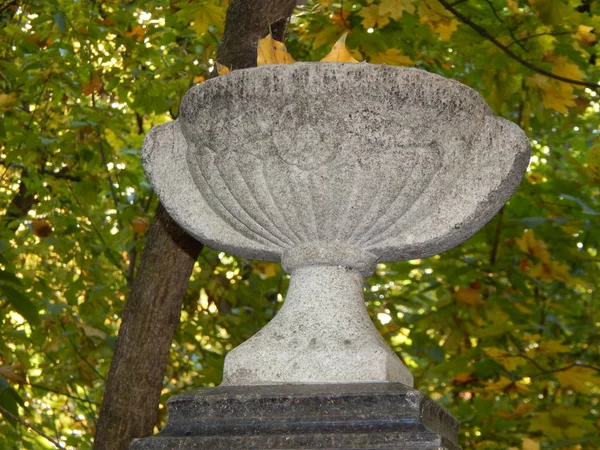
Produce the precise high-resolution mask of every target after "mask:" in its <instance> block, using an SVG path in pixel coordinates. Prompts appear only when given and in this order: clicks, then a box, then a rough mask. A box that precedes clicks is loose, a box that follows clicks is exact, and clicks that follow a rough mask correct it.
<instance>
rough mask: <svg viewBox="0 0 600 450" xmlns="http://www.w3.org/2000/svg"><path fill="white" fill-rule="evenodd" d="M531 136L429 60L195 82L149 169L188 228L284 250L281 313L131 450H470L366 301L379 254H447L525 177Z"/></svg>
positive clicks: (154, 147) (292, 67)
mask: <svg viewBox="0 0 600 450" xmlns="http://www.w3.org/2000/svg"><path fill="white" fill-rule="evenodd" d="M528 161H529V143H528V140H527V138H526V136H525V135H524V133H523V131H522V130H521V129H520V128H519V127H518V126H516V125H515V124H513V123H511V122H509V121H506V120H504V119H501V118H498V117H495V116H494V115H493V113H492V111H491V110H490V108H489V107H488V106H487V105H486V103H485V102H484V101H483V99H482V98H481V97H480V96H479V94H477V93H476V92H475V91H474V90H472V89H470V88H469V87H467V86H464V85H462V84H460V83H458V82H456V81H452V80H448V79H445V78H443V77H440V76H437V75H433V74H430V73H427V72H424V71H421V70H417V69H409V68H400V67H388V66H379V65H371V64H364V63H363V64H341V63H296V64H289V65H268V66H262V67H260V68H254V69H247V70H240V71H235V72H233V73H231V74H228V75H225V76H221V77H218V78H216V79H212V80H209V81H207V82H205V83H203V84H201V85H198V86H195V87H193V88H192V89H190V91H189V92H188V93H187V94H186V96H185V98H184V99H183V101H182V104H181V113H180V117H179V118H178V120H176V121H174V122H171V123H169V124H166V125H161V126H159V127H155V128H153V129H152V130H151V131H150V133H149V134H148V136H147V137H146V141H145V142H144V152H143V164H144V168H145V170H146V172H147V174H148V176H149V178H150V181H151V183H152V185H153V187H154V189H155V190H156V193H157V194H158V196H159V198H160V200H161V202H162V203H163V205H164V206H165V208H166V209H167V211H168V212H169V214H170V215H171V216H172V217H173V219H175V220H176V221H177V222H178V223H179V224H180V225H181V226H182V227H183V228H184V229H185V230H186V231H187V232H188V233H190V234H191V235H192V236H194V237H195V238H197V239H198V240H200V241H201V242H203V243H205V244H206V245H208V246H210V247H213V248H215V249H218V250H222V251H225V252H228V253H231V254H233V255H237V256H243V257H246V258H254V259H263V260H269V261H281V263H282V266H283V268H284V270H285V271H286V272H287V273H289V274H290V275H291V279H290V285H289V290H288V293H287V297H286V300H285V303H284V305H283V306H282V308H281V310H280V311H279V313H278V314H277V316H276V317H275V318H274V319H273V320H272V321H271V322H270V323H269V324H268V325H267V326H266V327H265V328H264V329H262V330H261V331H259V332H258V333H257V334H256V335H255V336H253V337H252V338H251V339H249V340H248V341H246V342H245V343H243V344H242V345H240V346H239V347H237V348H236V349H234V350H233V351H231V352H230V353H229V354H228V355H227V357H226V358H225V367H224V375H223V384H222V385H221V386H219V387H217V388H208V389H201V390H199V391H196V392H192V393H190V394H187V395H183V396H178V397H175V398H173V399H171V400H170V401H169V422H168V424H167V426H166V428H165V430H163V431H162V432H161V433H159V434H158V435H157V436H155V437H152V438H147V439H141V440H137V441H135V442H134V443H133V444H132V446H131V448H132V449H171V448H189V449H220V448H223V449H225V448H234V447H237V448H262V449H267V448H278V449H279V448H281V449H284V448H285V449H292V448H294V449H295V448H298V449H299V448H394V449H458V444H457V433H458V423H457V422H456V420H455V419H453V418H452V416H450V415H449V414H448V413H447V412H446V411H445V410H444V409H443V408H442V407H441V406H439V405H437V404H436V403H435V402H433V401H432V400H430V399H429V398H427V397H426V396H425V395H423V394H422V393H420V392H419V391H417V390H415V389H413V388H412V384H413V379H412V375H411V373H410V372H409V371H408V369H407V368H406V367H405V366H404V365H403V364H402V362H401V361H400V359H399V358H398V357H397V356H396V355H395V353H394V352H393V351H392V350H391V349H390V348H389V347H388V345H387V344H386V343H385V342H384V340H383V339H382V338H381V336H380V335H379V334H378V332H377V330H376V328H375V327H374V325H373V323H372V322H371V320H370V318H369V316H368V315H367V311H366V309H365V305H364V299H363V280H364V277H367V276H369V275H370V274H372V272H373V270H374V267H375V264H376V263H377V262H384V261H397V260H409V259H416V258H424V257H428V256H431V255H435V254H437V253H440V252H443V251H445V250H448V249H450V248H452V247H454V246H456V245H458V244H460V243H462V242H463V241H464V240H466V239H467V238H468V237H470V236H471V235H472V234H473V233H475V232H476V231H477V230H479V229H480V228H481V227H482V226H483V225H484V224H486V223H487V222H488V221H489V220H490V219H491V218H492V217H493V216H494V215H495V214H496V212H497V211H498V210H499V209H500V208H501V207H502V205H504V203H505V202H506V201H507V200H508V198H509V197H510V196H511V195H512V193H513V192H514V191H515V190H516V188H517V186H518V185H519V182H520V180H521V177H522V176H523V173H524V171H525V169H526V167H527V164H528Z"/></svg>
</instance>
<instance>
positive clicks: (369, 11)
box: [358, 5, 390, 29]
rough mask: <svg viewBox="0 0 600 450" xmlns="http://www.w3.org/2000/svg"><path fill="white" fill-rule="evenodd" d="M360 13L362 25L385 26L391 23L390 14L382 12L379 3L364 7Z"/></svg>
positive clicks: (369, 26)
mask: <svg viewBox="0 0 600 450" xmlns="http://www.w3.org/2000/svg"><path fill="white" fill-rule="evenodd" d="M358 15H359V16H360V17H362V18H363V19H362V26H363V27H365V28H367V29H369V28H383V27H385V26H386V25H387V24H388V23H390V16H389V14H381V12H380V10H379V5H371V6H367V7H366V8H362V9H361V10H360V11H359V13H358Z"/></svg>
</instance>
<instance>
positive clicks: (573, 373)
mask: <svg viewBox="0 0 600 450" xmlns="http://www.w3.org/2000/svg"><path fill="white" fill-rule="evenodd" d="M554 375H555V376H556V378H557V379H558V382H559V383H560V385H561V386H562V387H564V388H570V389H573V390H574V391H576V392H581V393H582V394H591V393H592V392H593V390H594V387H596V389H598V386H600V378H599V377H598V373H597V372H596V371H595V370H594V369H590V368H587V367H579V366H575V367H571V368H570V369H567V370H563V371H561V372H556V373H555V374H554Z"/></svg>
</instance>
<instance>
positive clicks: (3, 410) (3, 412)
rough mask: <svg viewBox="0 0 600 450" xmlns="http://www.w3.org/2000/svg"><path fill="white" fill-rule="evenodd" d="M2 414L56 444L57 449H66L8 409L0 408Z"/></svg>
mask: <svg viewBox="0 0 600 450" xmlns="http://www.w3.org/2000/svg"><path fill="white" fill-rule="evenodd" d="M0 412H2V414H6V415H7V416H8V417H10V418H12V419H13V420H16V421H17V422H19V423H20V424H21V425H23V426H25V427H27V428H31V429H32V430H33V431H35V432H36V433H37V434H39V435H40V436H42V437H43V438H45V439H46V440H48V441H49V442H51V443H52V444H54V446H55V447H56V448H60V449H62V448H64V447H63V446H62V445H60V443H59V442H57V441H55V440H54V439H52V438H51V437H50V436H48V435H47V434H46V433H44V432H43V431H42V430H40V429H39V428H37V427H35V426H33V425H31V424H30V423H29V422H27V421H26V420H23V419H21V418H20V417H18V416H15V415H14V414H13V413H11V412H10V411H9V410H7V409H6V408H4V407H3V406H0Z"/></svg>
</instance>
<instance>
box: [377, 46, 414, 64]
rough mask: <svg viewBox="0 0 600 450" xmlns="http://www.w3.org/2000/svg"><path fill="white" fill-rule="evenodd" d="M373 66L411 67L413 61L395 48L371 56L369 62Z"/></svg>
mask: <svg viewBox="0 0 600 450" xmlns="http://www.w3.org/2000/svg"><path fill="white" fill-rule="evenodd" d="M369 62H371V63H373V64H389V65H392V66H412V65H414V63H415V62H414V61H413V60H412V59H410V58H409V57H408V56H406V55H403V54H402V52H401V51H400V50H398V49H396V48H390V49H387V50H386V51H385V52H381V53H377V54H376V55H373V56H371V58H370V61H369Z"/></svg>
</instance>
